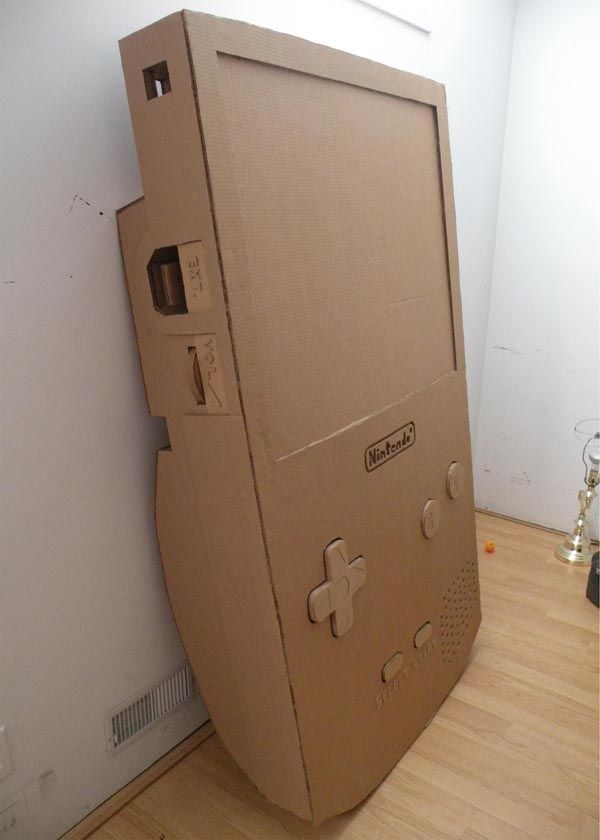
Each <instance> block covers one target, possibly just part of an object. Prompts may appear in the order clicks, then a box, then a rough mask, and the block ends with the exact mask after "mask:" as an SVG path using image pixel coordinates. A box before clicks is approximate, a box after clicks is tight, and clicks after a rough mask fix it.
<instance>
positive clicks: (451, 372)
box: [275, 369, 458, 464]
mask: <svg viewBox="0 0 600 840" xmlns="http://www.w3.org/2000/svg"><path fill="white" fill-rule="evenodd" d="M457 372H458V371H457V370H456V369H453V370H449V371H447V372H446V373H444V374H442V376H439V377H438V378H437V379H434V380H433V382H429V383H428V384H427V385H423V387H422V388H417V389H416V390H415V391H411V392H410V393H409V394H406V395H405V396H404V397H402V399H400V400H396V401H395V402H393V403H390V404H389V405H384V406H382V408H378V409H376V411H373V412H371V414H366V415H365V416H364V417H361V418H360V419H358V420H353V421H352V423H348V425H347V426H342V428H341V429H337V430H336V431H335V432H331V434H329V435H325V437H322V438H318V440H313V441H312V442H311V443H307V444H305V445H304V446H301V447H300V448H299V449H294V450H293V451H292V452H287V453H286V454H285V455H279V456H278V457H277V458H275V463H276V464H278V463H279V462H280V461H285V460H287V459H288V458H292V457H293V456H294V455H299V454H300V453H301V452H306V450H307V449H312V448H313V447H314V446H319V445H320V444H321V443H326V442H327V441H328V440H332V439H333V438H335V437H338V436H339V435H341V434H343V433H344V432H347V431H349V430H350V429H354V428H356V427H357V426H362V424H363V423H366V422H367V421H368V420H372V419H373V417H378V416H379V415H380V414H385V412H386V411H389V410H390V409H392V408H396V406H398V405H401V404H402V403H403V402H406V400H409V399H410V398H411V397H414V396H416V395H417V394H420V393H421V392H422V391H426V390H427V389H428V388H433V386H434V385H438V384H439V383H440V382H443V381H444V379H447V378H448V377H449V376H454V375H455V374H456V373H457Z"/></svg>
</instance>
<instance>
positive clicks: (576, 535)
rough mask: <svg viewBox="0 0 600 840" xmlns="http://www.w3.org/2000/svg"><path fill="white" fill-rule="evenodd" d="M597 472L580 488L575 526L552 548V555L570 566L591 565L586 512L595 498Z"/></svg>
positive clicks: (590, 545)
mask: <svg viewBox="0 0 600 840" xmlns="http://www.w3.org/2000/svg"><path fill="white" fill-rule="evenodd" d="M597 477H598V473H597V472H595V473H594V474H593V476H592V479H591V481H590V483H589V484H588V486H587V487H586V489H585V490H580V491H579V495H578V497H577V498H578V499H579V515H578V517H577V519H576V520H575V528H574V529H573V532H572V533H571V534H567V536H566V537H565V538H564V540H563V541H562V542H561V543H560V545H557V546H556V548H555V549H554V556H555V557H556V559H557V560H560V561H561V563H568V564H569V565H570V566H591V565H592V554H593V552H592V544H591V542H590V539H589V537H588V535H587V534H586V529H585V525H586V522H585V520H586V517H587V512H588V510H589V509H590V506H591V504H592V502H593V501H594V499H595V498H596V491H595V489H594V488H595V486H596V484H597V483H598V482H597Z"/></svg>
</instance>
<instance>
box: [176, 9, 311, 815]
mask: <svg viewBox="0 0 600 840" xmlns="http://www.w3.org/2000/svg"><path fill="white" fill-rule="evenodd" d="M181 18H182V24H183V32H184V38H185V46H186V50H187V54H188V60H189V63H190V68H191V71H192V72H191V80H192V93H193V97H194V104H195V106H196V120H197V123H198V132H199V134H200V143H201V146H202V156H203V161H204V170H205V174H206V185H207V190H208V198H209V205H210V214H211V219H212V227H213V233H214V236H215V246H216V251H217V259H218V262H219V271H220V272H221V287H222V290H223V301H224V304H225V313H226V316H227V323H228V326H229V335H230V341H231V353H232V357H233V369H234V374H235V380H236V387H237V391H238V398H239V401H240V411H241V416H242V422H243V424H244V434H245V437H246V445H247V447H248V458H249V461H250V470H251V472H252V484H253V487H254V497H255V500H256V507H257V512H258V518H259V522H260V529H261V535H262V539H263V546H264V550H265V559H266V563H267V572H268V575H269V585H270V587H271V594H272V596H273V604H274V606H275V614H276V617H277V625H278V628H279V638H280V642H281V649H282V653H283V661H284V664H285V671H286V676H287V682H288V689H289V692H290V699H291V702H292V710H293V713H294V721H295V724H296V736H297V740H298V749H299V753H300V760H301V763H302V770H303V773H304V783H305V786H306V795H307V799H308V807H309V811H310V819H311V821H313V822H314V807H313V803H312V796H311V790H310V784H309V781H308V770H307V766H306V759H305V756H304V749H303V746H302V739H301V737H300V723H299V718H298V709H297V705H296V698H295V697H294V689H293V684H292V679H291V675H290V667H289V661H288V654H287V650H286V645H285V638H284V634H283V624H282V619H281V613H280V609H279V603H278V600H277V595H276V593H275V585H274V582H273V571H272V568H271V558H270V554H269V548H268V544H267V535H266V528H265V523H264V516H263V511H262V505H261V502H260V494H259V491H258V482H257V479H256V469H255V465H254V457H253V454H252V446H251V442H250V434H249V432H248V423H247V420H246V411H245V408H244V399H243V396H242V388H241V380H240V375H239V366H238V359H237V353H236V348H235V339H234V331H233V323H232V318H231V310H230V306H229V296H228V293H227V283H226V282H225V269H224V265H223V258H222V255H221V246H220V241H219V232H218V227H217V219H216V214H215V209H214V196H213V189H212V184H211V180H210V169H209V166H208V156H207V152H206V141H205V137H204V130H203V126H202V121H201V119H200V103H199V98H198V89H197V84H196V70H195V65H194V58H193V54H192V49H191V45H190V39H189V33H188V29H187V21H186V12H185V11H182V12H181ZM215 52H216V51H215Z"/></svg>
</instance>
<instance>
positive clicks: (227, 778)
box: [92, 514, 598, 840]
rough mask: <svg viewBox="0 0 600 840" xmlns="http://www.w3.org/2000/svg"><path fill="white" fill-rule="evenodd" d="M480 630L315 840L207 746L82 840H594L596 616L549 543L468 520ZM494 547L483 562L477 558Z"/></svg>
mask: <svg viewBox="0 0 600 840" xmlns="http://www.w3.org/2000/svg"><path fill="white" fill-rule="evenodd" d="M478 536H479V546H480V563H481V586H482V602H483V623H482V626H481V630H480V632H479V635H478V638H477V640H476V642H475V647H474V649H473V654H472V657H471V661H470V664H469V666H468V668H467V670H466V672H465V674H464V676H463V677H462V679H461V681H460V682H459V684H458V685H457V686H456V688H455V689H454V691H453V692H452V694H451V695H450V697H449V698H448V699H447V701H446V702H445V703H444V705H443V706H442V708H441V710H440V711H439V713H438V715H437V717H436V718H435V720H434V721H433V722H432V724H431V725H430V726H429V728H428V729H427V730H426V731H425V732H424V733H423V734H422V735H421V737H420V738H419V740H418V741H417V742H416V743H415V744H414V746H413V747H412V749H411V750H410V751H409V752H408V753H407V754H406V755H405V756H404V758H402V760H401V761H400V763H399V764H398V765H397V767H396V768H395V770H394V771H393V772H392V773H391V774H390V775H389V776H388V778H387V779H386V781H385V782H384V783H383V784H382V785H381V787H380V788H379V789H378V790H377V791H375V793H374V794H373V795H372V796H371V797H370V798H369V799H368V800H367V801H366V802H364V803H363V804H362V805H361V806H360V807H358V808H357V809H355V810H354V811H352V812H351V813H349V814H344V815H343V816H341V817H336V818H335V819H333V820H330V821H329V822H326V823H325V824H324V825H322V826H321V827H319V828H313V827H311V826H309V825H307V824H305V823H303V822H301V821H300V820H298V819H296V818H294V817H291V816H289V815H288V814H285V813H283V812H282V811H280V810H279V809H278V808H275V807H273V806H270V805H268V804H267V803H266V802H265V801H264V800H263V799H262V797H261V796H260V795H259V794H258V793H257V792H256V791H255V790H254V789H253V787H252V785H251V784H250V782H249V781H248V780H247V779H246V778H245V777H244V775H243V774H242V773H241V772H240V771H239V770H238V769H237V767H236V765H235V764H234V763H233V761H232V760H231V759H230V758H229V757H228V755H227V754H226V753H225V750H224V749H223V746H222V745H221V742H220V741H219V739H218V737H217V736H216V735H214V736H213V737H211V738H209V739H208V740H207V741H205V742H204V743H203V744H202V745H201V746H200V747H198V748H197V749H196V750H195V751H194V752H192V753H191V754H190V755H189V756H188V757H187V758H185V759H184V760H183V761H181V762H180V763H179V764H178V765H177V766H176V767H174V768H173V769H172V770H170V771H169V772H168V773H167V774H166V775H165V776H163V777H162V778H161V779H159V780H158V781H157V782H155V783H154V784H153V785H152V786H151V787H149V788H148V789H147V790H146V791H144V792H143V793H142V794H140V795H139V796H138V797H137V798H136V799H135V800H134V801H133V802H131V803H130V804H129V805H127V806H126V807H125V808H124V809H123V810H122V811H121V812H120V813H118V814H117V815H116V816H114V817H113V818H112V819H111V820H110V821H109V822H108V823H106V824H105V825H104V826H103V827H102V828H101V829H100V830H99V831H97V832H96V833H95V834H93V835H92V837H93V840H278V838H320V840H325V839H326V838H327V840H334V839H335V840H339V838H343V840H359V838H361V840H392V838H394V840H438V839H439V838H461V840H484V839H485V838H487V840H527V838H532V837H536V838H543V840H567V838H568V840H577V838H585V840H588V839H589V840H597V838H598V821H597V820H598V670H597V665H598V634H597V630H598V610H597V609H596V608H595V607H594V606H593V605H592V604H591V603H590V602H589V601H587V600H586V598H585V586H586V578H587V572H585V571H583V570H578V569H573V568H569V567H566V566H563V565H561V564H559V563H557V562H556V561H555V560H553V559H552V549H553V547H554V545H555V544H556V541H557V537H556V535H555V534H552V533H548V532H545V531H541V530H538V529H535V528H531V527H528V526H524V525H520V524H516V523H514V522H509V521H506V520H502V519H498V518H493V517H490V516H486V515H483V514H480V515H479V516H478ZM487 539H492V540H494V541H495V542H496V546H497V548H496V553H495V554H486V553H484V552H483V551H482V546H483V542H484V541H485V540H487Z"/></svg>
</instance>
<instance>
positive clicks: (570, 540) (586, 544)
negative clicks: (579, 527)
mask: <svg viewBox="0 0 600 840" xmlns="http://www.w3.org/2000/svg"><path fill="white" fill-rule="evenodd" d="M593 553H594V552H593V551H592V546H591V544H590V541H589V540H582V539H581V538H580V537H579V538H578V537H575V536H574V535H571V536H569V537H566V538H565V539H564V540H563V541H562V542H561V543H560V545H557V546H556V548H555V549H554V556H555V557H556V559H557V560H560V561H561V563H568V564H569V566H591V564H592V554H593Z"/></svg>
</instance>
